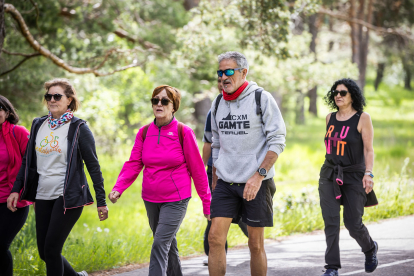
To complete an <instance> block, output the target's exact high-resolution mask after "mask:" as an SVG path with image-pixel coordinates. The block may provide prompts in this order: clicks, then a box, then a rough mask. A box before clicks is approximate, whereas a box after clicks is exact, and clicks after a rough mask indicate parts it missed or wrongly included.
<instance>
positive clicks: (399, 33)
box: [319, 8, 414, 40]
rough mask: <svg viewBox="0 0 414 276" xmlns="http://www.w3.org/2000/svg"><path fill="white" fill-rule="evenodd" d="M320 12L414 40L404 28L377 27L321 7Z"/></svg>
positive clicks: (380, 31)
mask: <svg viewBox="0 0 414 276" xmlns="http://www.w3.org/2000/svg"><path fill="white" fill-rule="evenodd" d="M319 13H321V14H326V15H328V16H331V17H334V18H338V19H341V20H344V21H347V22H350V23H355V24H359V25H361V26H364V27H366V28H367V29H370V30H373V31H375V32H378V33H382V34H393V35H399V36H403V37H406V38H408V39H410V40H414V37H413V35H412V34H411V33H409V32H406V31H403V30H396V29H392V28H383V27H377V26H374V25H372V24H371V23H368V22H366V21H364V20H361V19H358V18H352V17H348V16H346V15H342V14H339V13H335V12H333V11H330V10H327V9H324V8H321V9H319Z"/></svg>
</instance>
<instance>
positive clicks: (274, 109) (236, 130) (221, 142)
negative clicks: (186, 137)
mask: <svg viewBox="0 0 414 276" xmlns="http://www.w3.org/2000/svg"><path fill="white" fill-rule="evenodd" d="M258 88H259V86H258V85H257V84H256V83H255V82H249V84H248V85H247V87H246V88H245V89H244V90H243V92H242V93H241V94H240V96H239V97H238V98H237V99H236V100H233V101H225V100H224V98H223V99H222V100H221V101H220V104H219V106H218V108H217V112H215V105H216V103H215V102H216V100H214V101H213V104H212V107H211V115H212V116H211V129H212V132H213V144H212V150H213V165H214V167H215V168H216V173H217V176H218V178H219V179H222V180H224V181H226V182H230V183H246V182H247V180H248V179H249V178H250V177H252V176H253V175H254V174H255V172H256V171H257V169H259V167H260V165H261V164H262V162H263V160H264V158H265V156H266V153H267V152H268V151H273V152H275V153H276V154H277V155H278V156H279V155H280V154H281V153H282V152H283V150H284V148H285V137H286V126H285V122H284V121H283V118H282V114H281V113H280V110H279V108H278V106H277V104H276V101H275V99H274V98H273V96H272V95H271V94H270V93H269V92H267V91H263V92H262V96H261V109H262V114H263V115H262V116H260V115H257V114H256V100H255V93H254V91H255V90H256V89H258ZM214 114H215V116H214ZM261 117H262V118H263V123H262V122H261ZM274 175H275V170H274V167H272V168H271V169H270V170H269V172H268V174H267V176H266V178H265V179H269V178H273V176H274Z"/></svg>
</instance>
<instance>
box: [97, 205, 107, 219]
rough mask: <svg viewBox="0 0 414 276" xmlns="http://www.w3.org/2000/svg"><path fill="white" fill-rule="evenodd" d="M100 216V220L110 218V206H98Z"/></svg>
mask: <svg viewBox="0 0 414 276" xmlns="http://www.w3.org/2000/svg"><path fill="white" fill-rule="evenodd" d="M98 216H99V220H100V221H104V220H106V219H107V218H108V207H107V206H102V207H98Z"/></svg>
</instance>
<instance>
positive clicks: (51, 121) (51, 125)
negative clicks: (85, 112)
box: [48, 109, 73, 130]
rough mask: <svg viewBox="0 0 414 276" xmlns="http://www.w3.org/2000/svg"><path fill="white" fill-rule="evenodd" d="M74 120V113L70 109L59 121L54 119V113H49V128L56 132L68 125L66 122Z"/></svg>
mask: <svg viewBox="0 0 414 276" xmlns="http://www.w3.org/2000/svg"><path fill="white" fill-rule="evenodd" d="M72 118H73V112H72V111H71V110H70V109H68V110H66V112H65V114H63V115H62V116H60V118H59V119H54V118H53V117H52V113H51V112H50V111H49V116H48V125H49V128H50V129H52V130H55V129H57V128H59V127H60V126H62V125H64V124H66V122H68V121H70V120H71V119H72Z"/></svg>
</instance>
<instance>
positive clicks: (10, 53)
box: [1, 49, 39, 57]
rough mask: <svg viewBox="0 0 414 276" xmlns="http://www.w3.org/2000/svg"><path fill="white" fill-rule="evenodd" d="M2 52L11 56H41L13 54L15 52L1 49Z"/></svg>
mask: <svg viewBox="0 0 414 276" xmlns="http://www.w3.org/2000/svg"><path fill="white" fill-rule="evenodd" d="M1 51H2V52H3V53H5V54H8V55H11V56H22V57H33V56H38V55H39V53H33V54H25V53H13V52H9V51H7V50H6V49H1Z"/></svg>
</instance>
